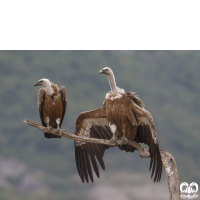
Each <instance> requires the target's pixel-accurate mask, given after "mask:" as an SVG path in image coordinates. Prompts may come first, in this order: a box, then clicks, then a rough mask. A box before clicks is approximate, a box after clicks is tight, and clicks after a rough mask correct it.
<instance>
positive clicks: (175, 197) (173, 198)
mask: <svg viewBox="0 0 200 200" xmlns="http://www.w3.org/2000/svg"><path fill="white" fill-rule="evenodd" d="M23 122H24V123H26V124H28V125H29V126H32V127H35V128H38V129H40V130H41V131H43V132H46V133H50V134H53V135H57V136H60V135H61V136H62V137H65V138H68V139H72V140H76V141H82V142H89V143H97V144H104V145H110V143H109V140H105V139H97V138H87V137H81V136H77V135H75V134H71V133H68V132H66V131H64V130H60V131H59V132H58V131H57V130H56V129H54V128H51V129H50V130H49V129H48V128H47V127H44V126H41V125H39V124H37V123H35V122H32V121H30V120H24V121H23ZM121 142H122V141H121V140H118V141H117V142H115V141H112V143H111V146H119V145H120V144H121ZM123 144H128V145H131V146H133V147H134V148H135V149H136V150H137V151H138V152H139V153H140V157H141V158H150V154H149V150H148V149H145V148H143V147H142V146H141V145H140V144H138V143H137V142H135V141H128V142H127V141H124V143H123ZM160 153H161V157H162V164H163V166H164V168H165V174H166V178H167V183H168V189H169V195H170V197H169V199H170V200H181V197H180V195H181V193H180V189H179V180H178V171H177V167H176V162H175V159H174V158H173V156H172V155H171V154H170V153H168V152H166V151H162V150H161V151H160Z"/></svg>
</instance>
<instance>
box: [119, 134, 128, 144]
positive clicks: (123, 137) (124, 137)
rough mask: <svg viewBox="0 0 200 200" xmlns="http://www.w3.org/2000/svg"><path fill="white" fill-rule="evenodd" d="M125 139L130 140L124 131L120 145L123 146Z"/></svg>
mask: <svg viewBox="0 0 200 200" xmlns="http://www.w3.org/2000/svg"><path fill="white" fill-rule="evenodd" d="M124 140H125V141H127V142H128V139H127V138H126V136H125V133H123V136H122V142H121V145H120V146H122V144H123V143H124Z"/></svg>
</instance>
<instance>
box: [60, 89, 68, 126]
mask: <svg viewBox="0 0 200 200" xmlns="http://www.w3.org/2000/svg"><path fill="white" fill-rule="evenodd" d="M59 92H60V94H61V100H62V105H63V114H62V119H61V121H60V126H61V125H62V122H63V119H64V116H65V112H66V109H67V90H66V88H65V87H64V86H61V87H60V90H59Z"/></svg>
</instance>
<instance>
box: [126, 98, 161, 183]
mask: <svg viewBox="0 0 200 200" xmlns="http://www.w3.org/2000/svg"><path fill="white" fill-rule="evenodd" d="M131 95H133V94H129V97H130V96H131ZM129 99H130V101H131V102H132V106H131V109H132V112H133V114H134V115H136V116H137V119H138V129H137V135H136V138H135V141H136V142H138V143H144V144H147V145H148V146H149V153H150V158H151V161H150V168H149V170H151V169H152V173H151V178H152V176H153V175H154V182H159V181H160V179H161V175H162V159H161V155H160V150H159V144H158V141H157V134H156V130H155V126H154V122H153V117H152V115H151V113H150V112H148V111H147V110H145V109H144V108H143V107H142V106H141V104H138V103H137V102H136V101H134V100H133V99H134V98H131V97H130V98H129ZM152 166H153V168H152Z"/></svg>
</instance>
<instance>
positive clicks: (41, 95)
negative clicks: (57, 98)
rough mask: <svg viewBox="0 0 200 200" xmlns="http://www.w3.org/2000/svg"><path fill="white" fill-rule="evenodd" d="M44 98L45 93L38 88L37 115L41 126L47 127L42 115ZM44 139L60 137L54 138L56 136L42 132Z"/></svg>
mask: <svg viewBox="0 0 200 200" xmlns="http://www.w3.org/2000/svg"><path fill="white" fill-rule="evenodd" d="M45 96H46V92H45V90H44V89H43V88H40V89H39V91H38V111H39V115H40V119H41V122H42V125H43V126H45V127H47V125H46V124H45V122H44V115H43V108H44V104H45ZM44 137H45V138H48V139H50V138H60V136H56V135H52V134H50V133H45V132H44Z"/></svg>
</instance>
